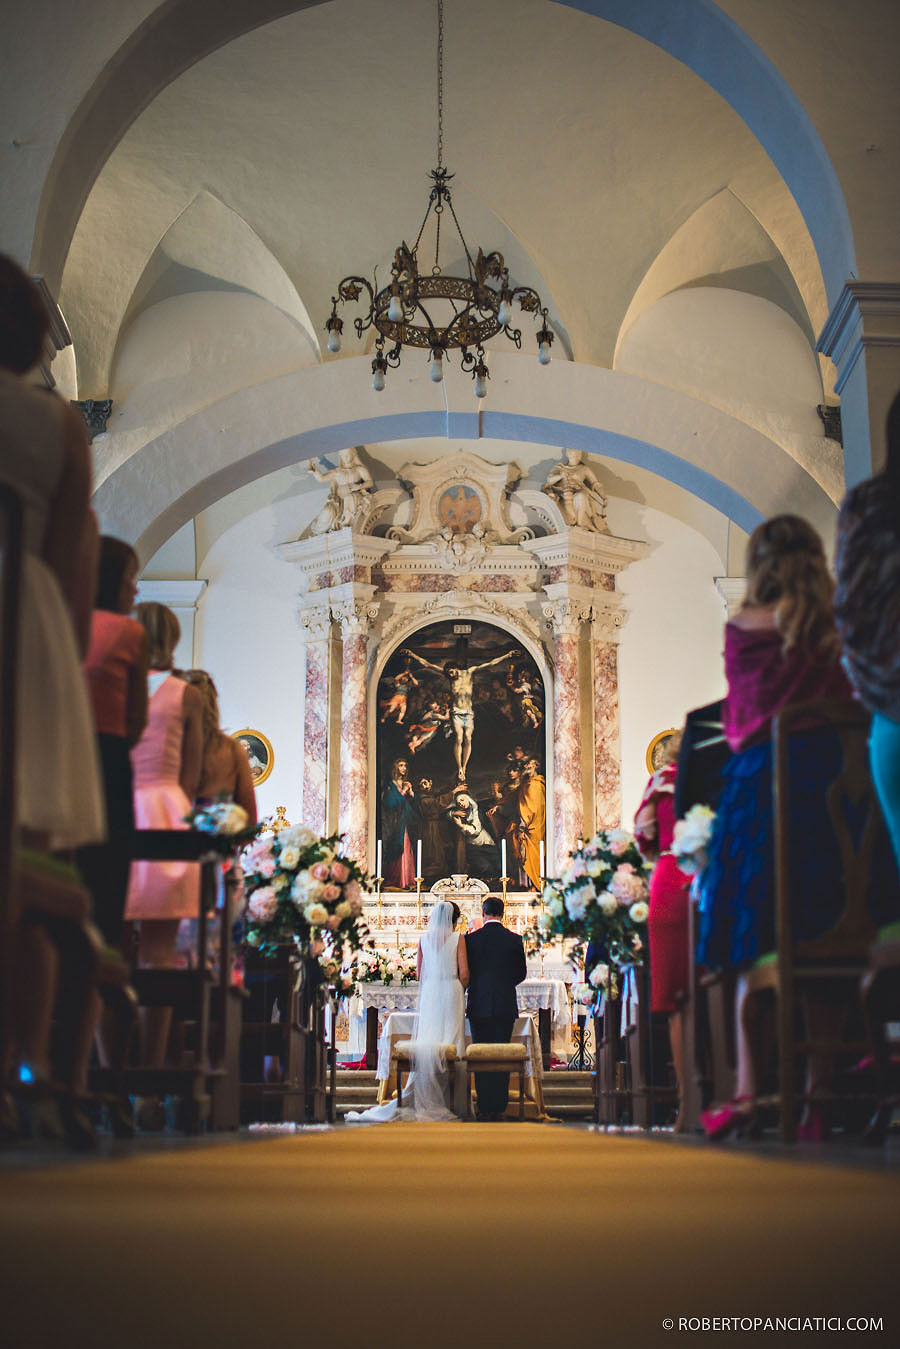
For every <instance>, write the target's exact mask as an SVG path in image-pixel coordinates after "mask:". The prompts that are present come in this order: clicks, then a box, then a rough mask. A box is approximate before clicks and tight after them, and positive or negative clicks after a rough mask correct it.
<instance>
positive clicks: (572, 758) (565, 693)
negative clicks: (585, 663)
mask: <svg viewBox="0 0 900 1349" xmlns="http://www.w3.org/2000/svg"><path fill="white" fill-rule="evenodd" d="M542 609H543V614H544V617H545V618H546V619H548V620H549V623H550V626H551V627H552V629H553V667H554V677H553V839H552V848H553V853H552V857H551V865H550V866H549V867H548V874H549V875H555V876H558V875H559V874H560V872H561V871H562V870H563V868H564V866H565V863H566V859H567V856H568V853H569V852H570V851H571V849H572V848H574V847H575V843H576V841H577V839H578V838H579V837H580V836H581V835H583V833H584V785H583V779H582V757H581V697H580V689H579V672H578V646H579V640H578V639H579V633H580V631H581V624H582V621H583V620H584V619H585V618H586V617H587V616H588V615H589V613H590V608H589V606H585V605H584V603H583V602H582V601H580V600H574V599H571V598H564V599H553V600H551V601H550V602H549V603H545V604H543V605H542Z"/></svg>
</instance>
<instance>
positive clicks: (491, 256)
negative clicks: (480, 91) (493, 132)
mask: <svg viewBox="0 0 900 1349" xmlns="http://www.w3.org/2000/svg"><path fill="white" fill-rule="evenodd" d="M437 9H438V49H437V126H438V131H437V168H435V169H432V170H431V173H430V175H429V176H430V178H431V181H432V187H431V190H430V192H429V195H428V206H427V208H426V210H425V218H424V219H423V221H422V224H421V226H420V228H419V233H418V234H417V236H416V241H415V243H414V244H413V246H412V248H410V247H409V245H408V244H407V243H406V241H405V240H404V241H403V242H402V243H401V244H400V247H399V248H398V249H397V250H396V251H395V253H394V261H393V263H392V265H391V279H390V281H389V283H388V284H387V285H386V286H383V287H382V288H381V289H380V290H379V289H378V288H377V281H376V282H375V284H374V285H373V284H372V283H370V282H369V281H368V280H367V279H366V278H365V277H364V276H345V277H344V279H343V281H341V283H340V285H339V286H338V291H337V295H336V296H335V295H333V296H332V297H331V315H330V317H329V319H328V321H327V322H326V324H325V331H326V332H327V333H328V350H329V351H331V352H338V351H340V349H341V333H342V332H343V330H344V321H343V319H342V318H340V316H339V315H338V312H337V307H338V303H339V302H340V303H341V304H344V303H345V302H346V301H348V300H350V301H356V300H358V299H359V298H360V296H361V295H362V294H363V292H365V293H366V295H367V296H368V303H369V311H368V313H367V314H365V315H361V316H359V317H357V318H356V319H354V321H353V324H354V327H355V328H356V335H357V337H362V335H363V333H364V332H366V331H367V330H368V329H369V328H372V327H374V328H375V330H376V332H377V333H378V336H377V338H376V340H375V359H374V360H373V361H372V388H373V389H375V391H376V392H378V393H380V392H381V390H382V389H383V388H384V377H385V375H386V374H387V372H388V367H389V366H390V367H396V366H398V365H399V364H400V356H401V353H402V350H403V348H404V347H417V348H419V349H420V350H425V351H428V352H429V353H430V356H429V359H430V363H431V368H430V375H431V379H432V380H433V381H434V382H435V383H438V384H439V383H440V382H441V380H442V379H443V377H444V357H445V355H446V354H447V352H448V351H451V350H453V349H454V348H455V349H458V350H459V351H460V352H461V357H460V367H461V368H462V369H463V370H467V371H470V372H471V374H472V377H473V379H474V380H475V397H476V398H484V396H485V394H486V393H487V381H488V379H489V378H490V371H489V370H488V367H487V363H486V361H485V358H484V343H485V342H487V341H488V340H489V339H490V338H492V337H494V336H495V335H496V334H497V333H499V332H502V333H505V335H506V336H507V337H508V338H509V339H510V341H511V342H514V343H515V345H516V347H518V348H520V349H521V346H522V331H521V329H520V328H515V327H513V323H512V320H513V305H514V304H515V303H518V305H519V308H520V309H521V310H522V312H523V313H526V314H534V315H535V316H539V317H540V319H541V327H540V328H539V329H538V331H537V333H536V338H537V344H538V361H539V362H540V364H541V365H548V364H549V362H550V346H551V343H552V342H553V333H552V331H551V329H550V324H549V322H548V319H547V308H546V306H545V305H544V303H543V301H542V300H541V297H540V295H539V294H538V292H537V291H536V290H534V289H532V287H531V286H514V287H512V286H510V282H509V268H508V267H507V266H506V264H505V263H504V261H503V254H502V253H496V252H494V253H487V254H485V253H483V252H482V250H481V249H480V248H479V250H478V256H477V257H476V258H475V259H474V261H473V259H472V254H471V252H470V251H469V246H468V244H467V243H466V240H465V238H464V236H463V232H462V229H461V228H460V224H459V221H458V220H457V218H456V212H455V211H454V209H453V201H452V198H451V195H450V180H451V179H452V178H453V174H452V173H448V171H447V170H446V169H445V168H444V0H437ZM448 211H449V213H450V216H451V218H452V220H453V224H454V225H455V226H456V232H457V234H458V235H459V239H460V242H461V243H462V246H463V251H464V253H465V256H466V262H467V265H468V275H467V276H445V275H444V273H443V271H442V269H441V263H440V251H441V221H442V219H443V216H444V214H445V213H446V212H448ZM432 217H433V219H434V236H435V243H434V263H433V265H432V267H431V270H430V272H424V271H420V269H419V246H420V244H421V243H422V238H423V235H424V234H425V229H426V226H427V225H428V222H429V220H431V219H432ZM490 282H494V283H495V284H494V285H491V284H489V283H490ZM388 343H391V344H392V345H390V346H388V345H387V344H388ZM473 348H474V350H473Z"/></svg>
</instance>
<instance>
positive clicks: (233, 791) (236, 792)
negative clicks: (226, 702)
mask: <svg viewBox="0 0 900 1349" xmlns="http://www.w3.org/2000/svg"><path fill="white" fill-rule="evenodd" d="M179 675H180V678H182V679H184V680H185V682H186V683H188V684H190V685H192V687H194V688H196V689H198V690H199V692H200V697H201V699H202V700H203V749H202V764H201V769H200V782H199V785H198V787H197V803H198V804H199V805H203V804H206V803H211V802H213V801H220V800H221V799H222V798H223V797H224V798H227V799H228V800H230V801H234V802H235V803H236V804H237V805H239V806H241V807H242V808H243V809H244V810H245V811H246V812H247V825H248V827H249V828H252V827H253V825H255V824H256V822H257V819H258V815H257V809H256V791H255V788H254V786H253V771H252V766H251V764H250V760H249V758H248V756H247V751H246V750H245V749H244V744H243V742H242V741H238V740H235V739H233V738H232V737H231V736H230V735H226V734H225V732H224V731H223V730H222V728H221V726H220V724H219V694H218V690H217V689H216V686H215V683H214V682H213V678H212V676H211V675H209V674H207V672H206V671H205V670H183V671H180V672H179Z"/></svg>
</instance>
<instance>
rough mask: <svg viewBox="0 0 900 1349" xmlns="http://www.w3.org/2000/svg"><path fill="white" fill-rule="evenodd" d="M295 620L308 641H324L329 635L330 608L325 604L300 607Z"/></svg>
mask: <svg viewBox="0 0 900 1349" xmlns="http://www.w3.org/2000/svg"><path fill="white" fill-rule="evenodd" d="M297 620H298V622H299V624H300V627H301V629H302V631H303V634H304V636H305V637H306V640H307V641H308V642H324V641H325V640H326V639H327V638H328V637H330V636H331V609H330V608H329V606H328V605H327V604H316V605H312V606H311V607H310V608H307V609H301V610H300V612H299V613H298V615H297Z"/></svg>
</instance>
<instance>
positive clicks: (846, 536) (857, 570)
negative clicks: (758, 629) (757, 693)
mask: <svg viewBox="0 0 900 1349" xmlns="http://www.w3.org/2000/svg"><path fill="white" fill-rule="evenodd" d="M836 567H837V592H836V594H835V617H836V619H837V627H838V632H839V634H840V638H841V643H842V645H843V649H844V668H845V669H846V671H847V673H848V675H849V676H850V680H851V682H852V684H853V686H854V688H855V689H856V691H857V692H858V694H859V696H860V698H861V699H862V701H863V702H864V703H865V705H866V707H867V708H868V709H869V710H870V711H871V713H872V728H871V732H870V736H869V758H870V762H871V765H872V780H873V782H874V784H875V790H876V792H877V793H878V799H879V801H880V802H881V808H882V811H883V813H884V818H885V823H886V824H887V827H888V831H889V832H890V835H891V842H892V844H893V848H894V855H895V857H896V859H897V866H898V867H900V394H898V395H897V397H896V398H895V399H894V401H893V403H892V404H891V408H890V412H889V413H888V419H887V462H886V463H885V466H884V469H883V471H882V472H881V473H878V474H876V476H875V477H874V478H869V479H868V480H867V481H866V482H861V483H858V484H857V486H856V487H854V488H852V489H851V491H849V492H848V493H847V496H846V497H845V498H844V503H843V505H842V506H841V512H840V515H839V517H838V533H837V560H836Z"/></svg>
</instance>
